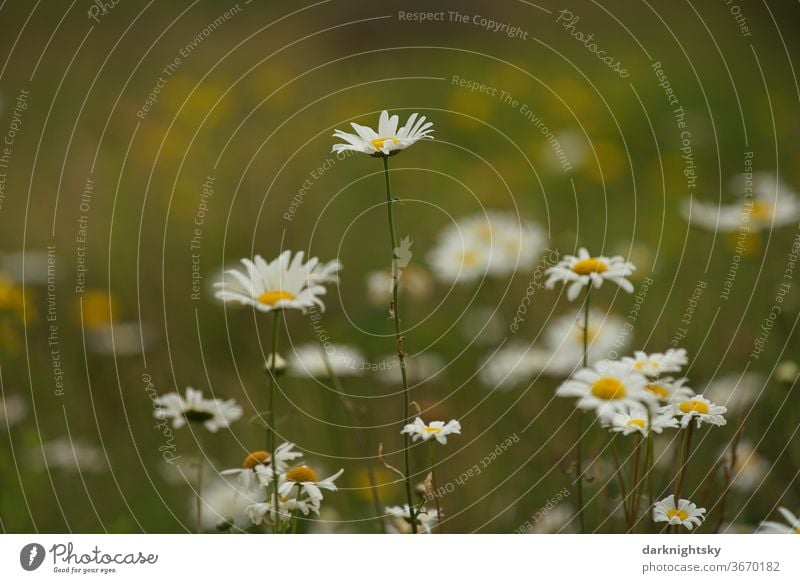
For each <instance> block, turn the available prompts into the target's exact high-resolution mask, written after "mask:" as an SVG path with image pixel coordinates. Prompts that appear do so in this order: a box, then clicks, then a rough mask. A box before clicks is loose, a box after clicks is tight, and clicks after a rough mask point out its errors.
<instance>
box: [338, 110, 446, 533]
mask: <svg viewBox="0 0 800 583" xmlns="http://www.w3.org/2000/svg"><path fill="white" fill-rule="evenodd" d="M399 123H400V118H399V117H398V116H396V115H393V116H391V117H389V113H388V112H386V111H383V112H381V115H380V119H379V120H378V131H377V132H376V131H375V130H373V129H372V128H370V127H366V126H362V125H359V124H357V123H352V124H350V125H351V126H352V127H353V130H355V132H356V133H355V134H350V133H346V132H343V131H341V130H336V131H335V132H334V134H333V136H334V137H336V138H340V139H342V140H344V142H345V143H343V144H334V146H333V152H336V153H337V154H338V153H341V152H347V151H353V152H360V153H362V154H367V155H369V156H372V157H374V158H380V159H381V160H382V161H383V174H384V179H385V182H386V212H387V217H388V221H389V239H390V243H391V250H392V299H391V303H390V305H389V313H390V314H391V316H392V319H393V320H394V333H395V344H396V347H397V359H398V362H399V363H400V374H401V376H402V380H403V415H402V417H401V418H402V419H403V425H404V426H405V425H408V424H409V423H410V411H409V408H410V402H411V399H410V396H409V390H408V371H407V370H406V360H405V357H406V354H405V350H404V348H403V341H404V339H405V337H404V336H403V335H402V330H401V327H400V321H401V316H400V313H401V312H400V303H399V298H398V290H399V285H398V282H399V279H400V268H399V265H398V260H399V257H398V256H397V250H398V246H397V233H396V230H395V224H394V214H393V207H394V203H395V202H396V201H395V199H394V198H393V197H392V191H391V187H390V185H389V157H390V156H394V155H395V154H398V153H399V152H400V151H401V150H405V149H406V148H408V147H409V146H412V145H413V144H415V143H417V142H418V141H420V140H424V139H431V140H432V139H433V136H432V135H431V133H432V132H433V129H431V128H432V127H433V123H431V122H427V121H426V118H425V116H420V115H418V114H416V113H413V114H411V116H410V117H409V118H408V121H407V122H406V124H405V125H404V126H403V127H401V128H399V129H398V125H399ZM408 450H409V436H408V434H406V433H404V434H403V462H404V466H405V477H404V482H405V490H406V498H407V499H408V508H409V512H410V522H411V532H412V534H416V533H417V520H416V517H415V512H414V499H413V497H412V493H411V465H410V461H409V453H408Z"/></svg>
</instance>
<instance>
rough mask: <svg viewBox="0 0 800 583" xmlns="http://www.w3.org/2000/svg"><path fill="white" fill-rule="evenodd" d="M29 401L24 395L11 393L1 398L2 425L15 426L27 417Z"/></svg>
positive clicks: (0, 420) (0, 424) (0, 415)
mask: <svg viewBox="0 0 800 583" xmlns="http://www.w3.org/2000/svg"><path fill="white" fill-rule="evenodd" d="M27 414H28V402H27V401H26V400H25V399H23V398H22V395H16V394H14V395H9V396H7V397H6V398H5V399H0V427H13V426H14V425H17V424H18V423H19V422H21V421H22V420H23V419H25V416H26V415H27Z"/></svg>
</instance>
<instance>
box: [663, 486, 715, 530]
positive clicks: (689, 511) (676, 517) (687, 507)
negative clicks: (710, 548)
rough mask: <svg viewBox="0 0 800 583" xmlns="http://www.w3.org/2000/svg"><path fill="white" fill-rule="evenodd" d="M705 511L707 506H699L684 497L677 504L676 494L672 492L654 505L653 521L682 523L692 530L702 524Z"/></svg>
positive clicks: (673, 523) (672, 523)
mask: <svg viewBox="0 0 800 583" xmlns="http://www.w3.org/2000/svg"><path fill="white" fill-rule="evenodd" d="M705 512H706V509H705V508H698V507H697V505H696V504H694V503H692V502H690V501H689V500H686V499H684V498H681V499H680V501H679V502H678V505H677V506H675V496H673V495H672V494H670V495H669V496H667V497H666V498H664V499H663V500H659V501H658V502H656V503H655V505H654V506H653V521H654V522H667V523H669V524H671V525H681V526H685V527H686V529H687V530H692V529H693V528H694V527H696V526H700V524H702V522H703V520H704V519H705Z"/></svg>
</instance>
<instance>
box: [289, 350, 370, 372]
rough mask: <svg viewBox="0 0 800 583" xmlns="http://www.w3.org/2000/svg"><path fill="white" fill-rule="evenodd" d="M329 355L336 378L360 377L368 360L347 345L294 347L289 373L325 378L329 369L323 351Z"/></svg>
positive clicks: (290, 356) (290, 358) (290, 357)
mask: <svg viewBox="0 0 800 583" xmlns="http://www.w3.org/2000/svg"><path fill="white" fill-rule="evenodd" d="M323 350H325V351H327V353H328V362H329V363H330V365H331V368H332V369H333V373H334V374H335V375H336V376H340V377H342V376H358V375H361V374H362V372H363V369H364V363H365V362H366V359H365V358H364V355H363V354H361V352H360V351H359V350H358V349H357V348H354V347H352V346H347V345H345V344H328V345H327V346H326V347H325V348H323V347H321V346H320V345H319V344H317V343H315V342H311V343H308V344H301V345H299V346H296V347H294V349H293V351H292V353H291V354H290V355H289V372H290V373H291V374H292V375H293V376H298V377H311V378H325V377H327V376H328V368H327V367H326V366H325V357H324V355H323V354H322V351H323Z"/></svg>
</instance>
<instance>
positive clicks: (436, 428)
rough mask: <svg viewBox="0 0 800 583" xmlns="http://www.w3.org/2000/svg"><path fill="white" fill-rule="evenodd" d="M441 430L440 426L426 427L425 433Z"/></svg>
mask: <svg viewBox="0 0 800 583" xmlns="http://www.w3.org/2000/svg"><path fill="white" fill-rule="evenodd" d="M441 430H442V428H441V427H426V428H425V433H439V432H440V431H441Z"/></svg>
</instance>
